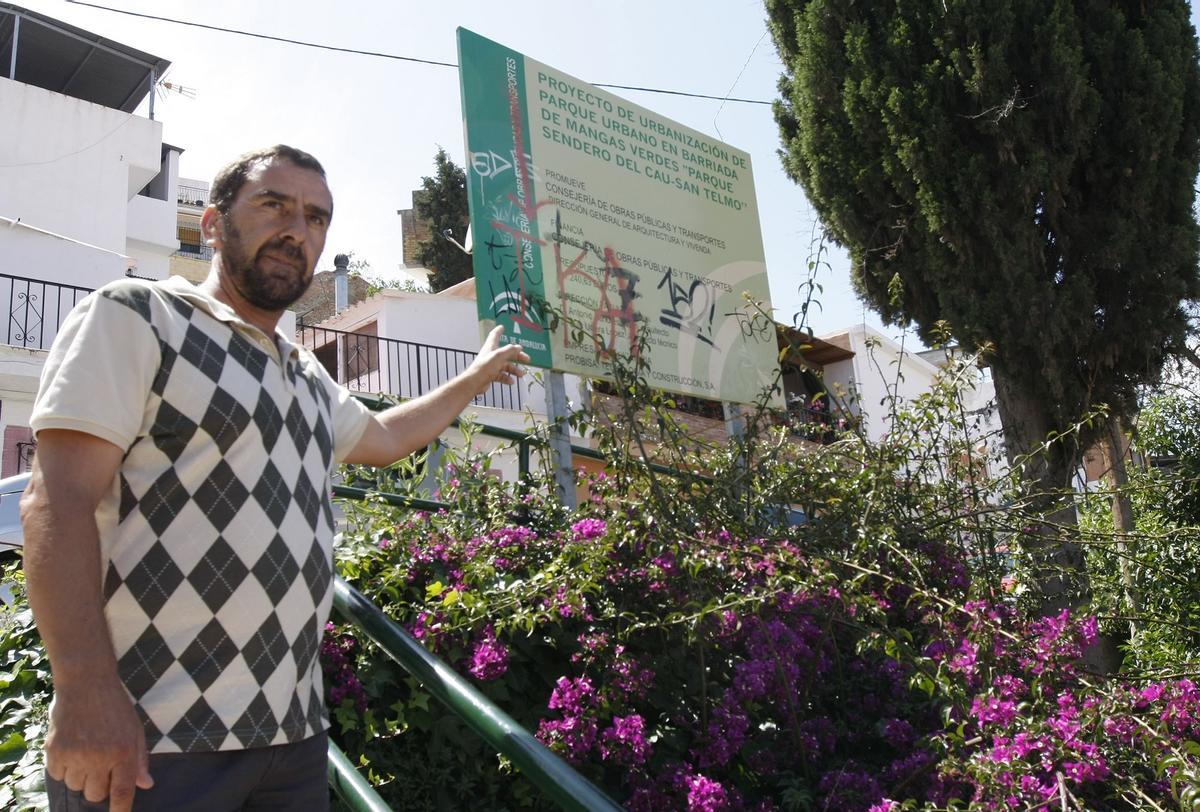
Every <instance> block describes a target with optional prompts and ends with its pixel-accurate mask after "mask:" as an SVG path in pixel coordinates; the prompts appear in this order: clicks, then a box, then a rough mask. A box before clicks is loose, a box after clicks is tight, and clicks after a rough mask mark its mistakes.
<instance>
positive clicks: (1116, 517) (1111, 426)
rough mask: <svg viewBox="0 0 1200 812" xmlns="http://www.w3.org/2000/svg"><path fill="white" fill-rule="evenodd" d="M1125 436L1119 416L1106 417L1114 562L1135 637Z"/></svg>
mask: <svg viewBox="0 0 1200 812" xmlns="http://www.w3.org/2000/svg"><path fill="white" fill-rule="evenodd" d="M1124 436H1125V431H1124V428H1123V427H1122V425H1121V419H1120V418H1119V417H1117V416H1116V415H1113V416H1112V417H1109V418H1108V432H1107V433H1106V435H1105V438H1104V439H1105V446H1107V448H1108V454H1107V455H1106V456H1107V457H1108V466H1109V467H1108V476H1109V481H1110V482H1111V483H1112V489H1113V497H1112V517H1113V532H1114V533H1115V534H1116V538H1117V561H1118V562H1119V566H1120V569H1121V585H1122V587H1123V589H1124V592H1125V608H1126V609H1127V610H1128V612H1129V617H1130V620H1129V636H1130V639H1131V640H1136V639H1137V632H1138V629H1137V621H1136V620H1134V618H1136V617H1138V616H1139V614H1140V613H1141V600H1140V598H1139V596H1138V594H1137V587H1136V585H1135V584H1134V581H1133V569H1132V566H1131V564H1130V560H1129V558H1130V556H1132V555H1134V554H1135V553H1136V551H1135V550H1133V549H1132V547H1131V545H1130V541H1131V539H1132V538H1133V503H1132V502H1130V500H1129V494H1128V493H1126V491H1125V486H1126V485H1127V484H1128V483H1129V475H1128V473H1127V472H1126V470H1125V444H1124V442H1122V440H1123V438H1124Z"/></svg>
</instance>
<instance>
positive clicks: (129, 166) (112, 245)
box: [0, 79, 174, 288]
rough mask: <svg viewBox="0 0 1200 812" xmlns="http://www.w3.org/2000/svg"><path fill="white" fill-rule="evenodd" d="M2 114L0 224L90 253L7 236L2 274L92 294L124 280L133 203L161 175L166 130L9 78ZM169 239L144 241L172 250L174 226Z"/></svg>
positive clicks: (0, 245)
mask: <svg viewBox="0 0 1200 812" xmlns="http://www.w3.org/2000/svg"><path fill="white" fill-rule="evenodd" d="M0 110H2V111H3V116H4V121H5V122H6V126H2V127H0V155H2V156H4V158H3V164H4V166H3V167H0V216H3V217H7V218H9V219H13V220H16V219H20V221H21V223H22V224H24V225H28V226H33V227H36V228H39V229H44V230H46V231H50V232H55V233H57V234H60V235H63V236H65V237H68V238H70V239H72V240H77V241H79V242H81V243H87V244H90V245H92V246H95V249H87V248H85V247H83V246H79V245H75V244H73V243H71V242H68V241H66V240H62V239H56V238H54V237H50V236H47V235H44V234H40V233H36V232H32V231H29V230H26V229H24V228H21V227H20V226H18V227H16V228H9V227H3V228H0V273H7V274H12V275H14V276H26V277H32V278H36V279H45V280H49V281H54V282H63V283H67V284H72V285H78V286H81V287H88V288H96V287H100V286H101V285H103V284H104V283H105V282H109V281H111V280H112V279H115V278H117V277H119V276H121V275H123V274H124V272H125V263H124V262H123V261H122V260H121V259H120V257H119V256H116V255H125V254H126V253H127V237H128V225H129V215H130V212H129V209H130V206H129V204H130V201H131V200H132V199H133V198H134V197H135V196H136V195H137V192H138V191H139V190H140V189H142V187H144V186H145V185H146V184H147V183H148V182H149V181H150V180H151V179H152V178H154V177H155V175H157V174H158V172H159V170H160V168H161V163H162V160H161V145H162V125H161V124H160V123H158V122H154V121H149V120H148V119H144V118H140V117H138V116H133V115H129V114H128V113H122V112H120V111H119V110H112V109H109V108H107V107H103V106H101V105H97V104H92V103H90V102H85V101H80V100H79V99H74V98H71V97H69V96H64V95H62V94H60V93H54V92H51V91H48V90H43V89H41V88H38V87H34V86H32V85H26V84H24V83H22V82H14V81H11V80H9V79H0ZM152 202H158V203H163V202H164V201H152ZM169 204H170V209H171V211H172V212H173V210H174V201H173V200H172V201H169ZM138 205H139V206H140V204H138ZM167 232H168V235H169V237H168V238H166V239H162V238H160V237H158V236H155V234H154V232H153V230H151V231H147V232H146V233H145V235H144V236H147V237H149V238H150V240H151V241H156V242H157V243H168V242H169V241H170V240H171V239H173V238H174V220H173V217H170V219H169V224H168V229H167ZM97 249H99V250H97ZM106 251H107V252H111V253H108V254H106V253H105V252H106ZM147 275H149V274H147Z"/></svg>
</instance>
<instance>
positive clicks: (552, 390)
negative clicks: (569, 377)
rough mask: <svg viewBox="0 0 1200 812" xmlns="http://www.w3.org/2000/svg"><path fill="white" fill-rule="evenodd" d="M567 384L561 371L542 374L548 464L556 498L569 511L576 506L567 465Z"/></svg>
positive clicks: (568, 410)
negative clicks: (546, 425) (544, 384)
mask: <svg viewBox="0 0 1200 812" xmlns="http://www.w3.org/2000/svg"><path fill="white" fill-rule="evenodd" d="M570 414H571V410H570V407H569V406H568V405H567V384H566V381H565V380H564V378H563V374H562V373H561V372H547V373H546V419H547V421H549V423H550V462H551V464H552V465H553V466H554V482H555V484H556V485H557V486H558V496H559V498H560V499H562V503H563V504H564V505H566V506H567V507H568V508H569V509H571V510H574V509H575V507H576V499H575V471H574V466H573V465H572V463H571V427H570V426H569V425H567V418H568V417H570Z"/></svg>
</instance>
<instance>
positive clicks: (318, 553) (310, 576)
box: [300, 541, 333, 605]
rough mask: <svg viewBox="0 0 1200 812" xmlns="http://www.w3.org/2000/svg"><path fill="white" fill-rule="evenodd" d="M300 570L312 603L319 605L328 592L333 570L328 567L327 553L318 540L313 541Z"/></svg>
mask: <svg viewBox="0 0 1200 812" xmlns="http://www.w3.org/2000/svg"><path fill="white" fill-rule="evenodd" d="M300 572H301V574H302V575H303V576H304V583H306V584H308V594H310V595H312V599H313V605H319V604H320V603H321V600H322V599H323V598H324V597H325V595H326V594H327V593H328V592H329V584H330V582H331V581H332V579H333V572H332V571H331V569H330V567H329V553H328V552H327V551H326V550H324V549H323V548H322V547H321V543H320V542H319V541H313V544H312V548H311V549H310V550H309V551H308V558H307V559H305V561H304V566H303V567H302V568H301V569H300Z"/></svg>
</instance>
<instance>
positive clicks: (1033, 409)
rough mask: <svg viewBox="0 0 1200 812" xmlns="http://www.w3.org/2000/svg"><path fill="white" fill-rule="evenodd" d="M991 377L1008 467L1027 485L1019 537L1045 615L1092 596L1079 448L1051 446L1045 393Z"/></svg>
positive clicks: (1067, 443) (1071, 442) (1061, 442)
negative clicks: (1078, 488)
mask: <svg viewBox="0 0 1200 812" xmlns="http://www.w3.org/2000/svg"><path fill="white" fill-rule="evenodd" d="M1031 363H1036V360H1035V359H1031ZM992 379H993V380H994V381H995V384H996V405H997V406H998V407H999V409H1000V420H1001V422H1002V424H1003V426H1004V444H1005V450H1006V453H1007V455H1008V463H1009V465H1010V466H1012V468H1013V469H1014V470H1016V471H1018V472H1019V474H1020V477H1021V479H1022V480H1023V482H1024V487H1023V491H1024V493H1023V495H1024V497H1025V500H1024V502H1025V508H1026V511H1027V513H1028V515H1029V516H1030V521H1029V524H1028V525H1027V526H1026V527H1025V528H1024V530H1023V532H1022V533H1021V534H1020V544H1021V549H1022V551H1023V552H1024V553H1025V554H1026V555H1027V556H1028V558H1029V561H1030V564H1031V570H1032V574H1033V583H1032V584H1029V586H1030V588H1031V589H1034V590H1036V591H1037V593H1038V594H1039V596H1040V600H1041V607H1042V611H1043V612H1044V613H1046V614H1051V613H1055V612H1058V611H1059V610H1061V609H1064V608H1074V607H1077V606H1079V605H1081V604H1083V603H1085V602H1086V601H1087V600H1088V598H1089V596H1090V587H1089V583H1088V577H1087V569H1086V566H1085V561H1084V555H1083V547H1082V546H1081V545H1080V544H1079V540H1078V537H1077V534H1076V532H1075V528H1076V524H1077V517H1076V514H1075V502H1074V498H1073V491H1072V489H1071V478H1072V477H1073V476H1074V475H1075V470H1076V469H1077V468H1078V466H1079V460H1080V456H1081V453H1080V449H1079V444H1078V442H1077V441H1076V438H1075V436H1074V435H1071V436H1068V437H1064V438H1061V439H1058V440H1055V441H1054V442H1049V443H1048V442H1047V439H1046V438H1047V436H1048V435H1049V434H1050V432H1051V431H1052V430H1053V427H1051V426H1050V425H1049V421H1048V420H1047V417H1046V412H1047V409H1046V407H1045V400H1044V398H1045V395H1044V394H1042V393H1036V392H1029V391H1027V390H1025V389H1023V388H1022V387H1021V386H1020V385H1019V384H1018V383H1017V382H1016V381H1014V380H1013V379H1012V378H1011V377H1009V376H1008V375H1005V374H1004V373H1003V372H1002V371H1001V370H998V369H993V371H992Z"/></svg>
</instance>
